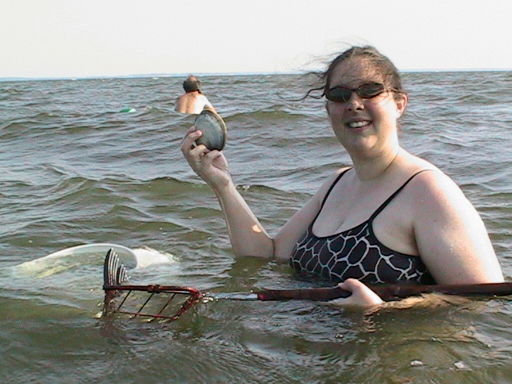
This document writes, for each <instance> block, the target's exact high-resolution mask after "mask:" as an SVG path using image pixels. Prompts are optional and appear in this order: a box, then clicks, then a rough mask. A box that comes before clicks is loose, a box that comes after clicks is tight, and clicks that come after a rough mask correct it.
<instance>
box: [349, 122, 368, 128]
mask: <svg viewBox="0 0 512 384" xmlns="http://www.w3.org/2000/svg"><path fill="white" fill-rule="evenodd" d="M368 124H370V122H369V121H352V122H351V123H348V124H347V125H348V127H349V128H361V127H364V126H365V125H368Z"/></svg>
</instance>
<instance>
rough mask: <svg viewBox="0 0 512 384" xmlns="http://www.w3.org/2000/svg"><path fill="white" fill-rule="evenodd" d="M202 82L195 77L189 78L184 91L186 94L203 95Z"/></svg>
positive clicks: (185, 82)
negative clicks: (195, 93) (197, 93)
mask: <svg viewBox="0 0 512 384" xmlns="http://www.w3.org/2000/svg"><path fill="white" fill-rule="evenodd" d="M200 88H201V82H200V81H199V79H198V78H197V77H195V76H192V75H191V76H189V77H187V79H186V80H185V81H184V82H183V89H184V90H185V92H187V93H188V92H195V91H197V92H199V93H201V89H200Z"/></svg>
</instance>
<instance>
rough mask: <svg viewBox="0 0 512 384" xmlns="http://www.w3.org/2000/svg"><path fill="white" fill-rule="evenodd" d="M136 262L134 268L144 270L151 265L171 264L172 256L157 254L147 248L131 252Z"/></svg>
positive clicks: (155, 251)
mask: <svg viewBox="0 0 512 384" xmlns="http://www.w3.org/2000/svg"><path fill="white" fill-rule="evenodd" d="M133 252H134V254H135V259H136V260H137V266H136V268H146V267H149V266H152V265H160V264H173V263H174V262H175V260H174V256H173V255H172V254H170V253H166V252H159V251H157V250H156V249H152V248H149V247H143V248H136V249H134V250H133Z"/></svg>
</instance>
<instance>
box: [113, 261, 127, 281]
mask: <svg viewBox="0 0 512 384" xmlns="http://www.w3.org/2000/svg"><path fill="white" fill-rule="evenodd" d="M115 280H116V281H115V285H121V284H123V283H124V282H125V281H126V280H128V273H127V272H126V267H125V266H124V265H123V264H121V265H119V267H117V271H116V276H115Z"/></svg>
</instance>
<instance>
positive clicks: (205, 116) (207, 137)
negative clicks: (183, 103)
mask: <svg viewBox="0 0 512 384" xmlns="http://www.w3.org/2000/svg"><path fill="white" fill-rule="evenodd" d="M194 125H195V127H196V129H199V130H200V131H201V132H203V135H202V136H201V137H200V138H199V139H197V140H196V144H197V145H200V144H203V145H204V146H205V147H206V148H208V149H209V150H210V151H212V150H214V149H216V150H218V151H222V149H224V146H225V145H226V136H227V128H226V124H225V123H224V121H223V120H222V118H221V117H220V116H219V115H218V114H217V113H215V112H213V111H211V110H209V109H206V108H205V109H203V111H202V112H201V113H200V114H199V116H197V118H196V120H195V122H194Z"/></svg>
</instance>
